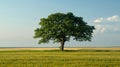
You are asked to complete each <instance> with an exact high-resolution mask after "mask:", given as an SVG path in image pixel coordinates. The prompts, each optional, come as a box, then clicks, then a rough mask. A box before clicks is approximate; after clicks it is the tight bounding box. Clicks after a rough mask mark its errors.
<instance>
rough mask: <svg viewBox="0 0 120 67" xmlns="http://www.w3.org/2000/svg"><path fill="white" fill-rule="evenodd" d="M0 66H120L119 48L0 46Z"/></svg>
mask: <svg viewBox="0 0 120 67" xmlns="http://www.w3.org/2000/svg"><path fill="white" fill-rule="evenodd" d="M0 67H120V49H119V48H65V51H63V52H62V51H59V48H1V49H0Z"/></svg>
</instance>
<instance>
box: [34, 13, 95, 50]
mask: <svg viewBox="0 0 120 67" xmlns="http://www.w3.org/2000/svg"><path fill="white" fill-rule="evenodd" d="M39 25H40V28H37V29H36V30H35V36H34V38H39V44H41V43H48V42H49V41H50V40H52V41H53V42H54V43H56V42H60V43H61V47H60V49H61V50H64V43H65V42H66V41H69V40H70V38H71V37H72V38H73V40H76V41H91V38H92V33H93V30H94V29H95V28H94V26H90V25H88V24H87V23H86V22H85V21H83V18H82V17H77V16H75V15H74V14H73V13H71V12H68V13H66V14H64V13H54V14H51V15H49V16H48V17H47V18H41V19H40V22H39Z"/></svg>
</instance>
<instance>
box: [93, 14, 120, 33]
mask: <svg viewBox="0 0 120 67" xmlns="http://www.w3.org/2000/svg"><path fill="white" fill-rule="evenodd" d="M93 22H94V24H95V28H96V30H95V33H104V32H105V31H108V30H109V31H114V32H115V31H120V23H119V22H120V18H119V16H118V15H113V16H110V17H106V18H103V17H100V18H97V19H95V20H93ZM109 22H111V24H108V23H109ZM104 23H105V24H104Z"/></svg>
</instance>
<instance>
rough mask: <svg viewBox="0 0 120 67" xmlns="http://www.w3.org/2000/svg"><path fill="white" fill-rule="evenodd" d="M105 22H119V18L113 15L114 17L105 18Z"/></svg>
mask: <svg viewBox="0 0 120 67" xmlns="http://www.w3.org/2000/svg"><path fill="white" fill-rule="evenodd" d="M106 20H107V21H110V22H117V21H119V16H117V15H114V16H111V17H108V18H106Z"/></svg>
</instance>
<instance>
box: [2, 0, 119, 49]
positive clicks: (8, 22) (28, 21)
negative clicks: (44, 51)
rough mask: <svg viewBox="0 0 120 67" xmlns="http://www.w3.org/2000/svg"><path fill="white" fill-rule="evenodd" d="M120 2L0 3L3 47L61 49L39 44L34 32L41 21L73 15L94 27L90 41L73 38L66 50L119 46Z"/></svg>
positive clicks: (39, 0)
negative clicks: (55, 15) (61, 14)
mask: <svg viewBox="0 0 120 67" xmlns="http://www.w3.org/2000/svg"><path fill="white" fill-rule="evenodd" d="M119 3H120V0H0V47H59V46H60V45H59V43H52V42H50V43H45V44H41V45H39V44H38V41H39V39H34V38H33V36H34V30H35V29H36V28H38V27H40V26H39V25H38V23H39V22H40V18H46V17H47V16H48V15H50V14H53V13H57V12H61V13H67V12H72V13H73V14H74V15H75V16H79V17H83V20H84V21H85V22H87V23H88V25H92V26H95V28H96V30H94V33H93V38H92V41H91V42H78V41H73V40H72V39H71V40H70V41H69V42H66V43H65V47H118V46H120V4H119Z"/></svg>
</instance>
